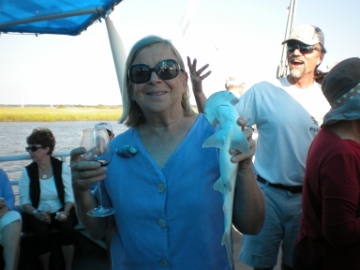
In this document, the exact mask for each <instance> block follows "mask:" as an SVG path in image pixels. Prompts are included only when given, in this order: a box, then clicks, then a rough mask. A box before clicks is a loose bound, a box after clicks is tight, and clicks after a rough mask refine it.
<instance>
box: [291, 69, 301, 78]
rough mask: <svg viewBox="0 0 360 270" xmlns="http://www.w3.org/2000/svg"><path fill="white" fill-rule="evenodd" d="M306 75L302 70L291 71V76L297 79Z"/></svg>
mask: <svg viewBox="0 0 360 270" xmlns="http://www.w3.org/2000/svg"><path fill="white" fill-rule="evenodd" d="M302 75H304V71H303V70H302V69H301V70H300V69H290V76H291V77H293V78H295V79H300V78H301V77H302Z"/></svg>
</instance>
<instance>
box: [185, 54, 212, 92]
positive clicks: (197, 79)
mask: <svg viewBox="0 0 360 270" xmlns="http://www.w3.org/2000/svg"><path fill="white" fill-rule="evenodd" d="M187 63H188V67H189V71H190V79H191V84H192V87H193V91H194V93H197V92H199V91H202V81H203V80H204V79H206V78H207V77H208V76H209V75H210V74H211V70H209V71H208V72H206V73H205V74H203V75H201V74H202V73H203V72H204V71H205V70H206V69H207V68H208V67H209V64H206V65H205V66H203V67H202V68H200V69H199V70H196V64H197V59H196V58H194V60H193V62H192V63H191V59H190V57H189V56H188V57H187Z"/></svg>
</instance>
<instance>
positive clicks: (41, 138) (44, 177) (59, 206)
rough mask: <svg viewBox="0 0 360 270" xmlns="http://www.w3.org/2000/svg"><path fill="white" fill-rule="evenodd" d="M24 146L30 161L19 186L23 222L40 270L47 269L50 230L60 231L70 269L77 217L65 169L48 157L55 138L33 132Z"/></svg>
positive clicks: (62, 165)
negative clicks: (34, 246)
mask: <svg viewBox="0 0 360 270" xmlns="http://www.w3.org/2000/svg"><path fill="white" fill-rule="evenodd" d="M27 144H28V147H26V151H28V152H29V154H30V156H31V159H32V160H33V162H32V163H31V164H30V165H28V166H27V167H26V168H24V170H23V172H22V174H21V177H20V183H19V193H20V204H21V206H22V209H23V211H24V223H25V224H26V226H28V227H29V229H30V230H31V231H32V232H33V233H34V234H35V237H36V244H37V251H38V254H39V258H40V263H41V266H42V267H43V269H49V261H50V255H51V245H50V234H51V229H52V228H56V229H58V230H59V232H60V235H61V237H60V240H61V245H62V252H63V255H64V261H65V267H66V269H71V265H72V261H73V256H74V234H75V231H74V227H75V225H76V223H77V218H76V214H75V211H74V207H73V205H74V196H73V190H72V186H71V175H70V170H69V167H68V165H67V164H66V163H65V162H62V161H60V160H58V159H56V158H54V157H52V156H51V154H52V152H53V150H54V147H55V137H54V135H53V134H52V132H51V131H50V130H49V129H34V130H33V132H32V133H31V135H30V136H29V137H28V138H27ZM46 208H47V209H46Z"/></svg>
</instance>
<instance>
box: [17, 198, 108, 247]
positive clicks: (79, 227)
mask: <svg viewBox="0 0 360 270" xmlns="http://www.w3.org/2000/svg"><path fill="white" fill-rule="evenodd" d="M14 210H15V211H18V212H19V213H20V214H21V216H22V210H21V206H20V205H15V207H14ZM74 229H75V231H78V232H79V233H81V234H82V235H83V236H85V237H87V238H88V239H90V240H91V241H93V242H94V243H96V244H97V245H99V246H100V247H102V248H103V249H105V250H106V249H107V248H106V244H105V242H104V241H102V240H95V239H93V238H91V237H90V235H89V233H88V232H87V231H86V230H85V227H84V225H82V224H81V223H78V224H76V225H75V228H74ZM51 233H53V234H57V233H59V231H58V230H57V229H55V228H53V229H52V231H51ZM32 236H34V234H33V233H32V232H27V231H22V232H21V238H26V237H32Z"/></svg>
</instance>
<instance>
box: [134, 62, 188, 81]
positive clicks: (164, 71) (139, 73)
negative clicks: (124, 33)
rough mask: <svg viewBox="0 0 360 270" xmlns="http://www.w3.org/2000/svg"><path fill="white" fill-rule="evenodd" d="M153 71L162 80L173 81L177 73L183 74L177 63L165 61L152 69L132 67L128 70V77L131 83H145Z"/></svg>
mask: <svg viewBox="0 0 360 270" xmlns="http://www.w3.org/2000/svg"><path fill="white" fill-rule="evenodd" d="M153 71H154V72H155V73H156V75H157V76H158V77H159V78H160V79H162V80H171V79H174V78H175V77H176V76H177V75H178V74H179V71H182V72H184V70H183V69H182V68H181V67H180V65H179V63H178V62H176V61H175V60H173V59H166V60H163V61H161V62H159V63H157V64H156V66H155V67H153V68H150V67H149V66H147V65H144V64H138V65H132V66H131V67H130V68H129V70H128V77H129V79H130V81H131V82H133V83H146V82H148V81H149V80H150V77H151V73H152V72H153Z"/></svg>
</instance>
